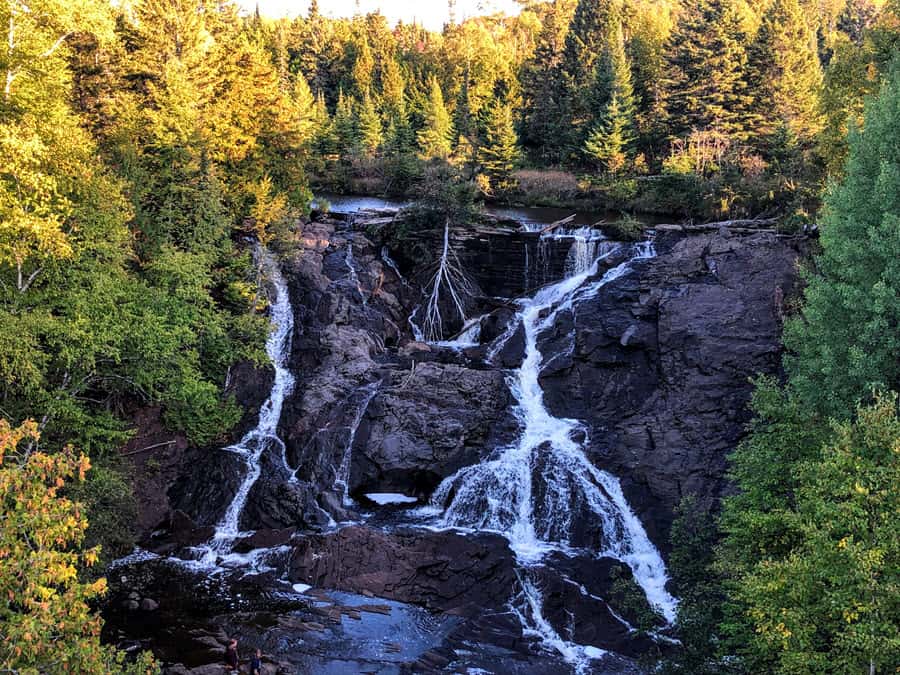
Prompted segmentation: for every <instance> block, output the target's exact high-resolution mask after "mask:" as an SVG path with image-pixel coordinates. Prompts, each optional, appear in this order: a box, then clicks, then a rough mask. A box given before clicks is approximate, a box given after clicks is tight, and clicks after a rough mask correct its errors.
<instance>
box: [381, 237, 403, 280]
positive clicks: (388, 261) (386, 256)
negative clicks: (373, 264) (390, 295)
mask: <svg viewBox="0 0 900 675" xmlns="http://www.w3.org/2000/svg"><path fill="white" fill-rule="evenodd" d="M381 259H382V260H383V261H384V264H385V265H387V266H388V267H390V268H391V270H392V271H393V272H394V274H396V275H397V278H398V279H399V280H400V283H401V284H403V285H404V286H409V282H408V281H407V280H406V278H405V277H404V276H403V274H401V272H400V268H399V267H398V266H397V263H396V261H395V260H394V259H393V258H392V257H391V254H390V251H388V247H387V246H382V247H381Z"/></svg>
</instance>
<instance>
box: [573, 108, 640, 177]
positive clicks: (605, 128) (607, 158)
mask: <svg viewBox="0 0 900 675" xmlns="http://www.w3.org/2000/svg"><path fill="white" fill-rule="evenodd" d="M631 126H632V121H631V116H630V115H629V114H628V113H627V112H626V111H625V110H623V109H622V107H621V106H620V105H619V98H618V96H616V95H613V98H612V100H611V101H609V103H607V104H606V108H605V109H604V111H603V113H602V116H601V117H600V118H599V120H598V122H597V124H596V126H595V127H594V129H593V131H591V133H590V134H589V135H588V138H587V140H586V141H585V144H584V152H585V154H587V156H588V157H590V158H592V159H594V160H596V161H597V162H599V163H600V164H601V166H603V167H604V168H605V169H606V170H607V171H608V172H609V173H611V174H615V173H617V172H618V171H619V170H621V169H622V167H624V166H625V162H626V159H627V154H626V151H627V149H628V146H629V144H630V143H631V142H632V141H633V140H634V136H633V134H632V132H631Z"/></svg>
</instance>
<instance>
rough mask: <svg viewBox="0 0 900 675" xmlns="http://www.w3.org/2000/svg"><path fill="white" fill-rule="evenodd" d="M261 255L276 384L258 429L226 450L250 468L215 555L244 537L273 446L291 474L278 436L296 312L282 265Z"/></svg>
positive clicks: (290, 380)
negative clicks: (270, 294)
mask: <svg viewBox="0 0 900 675" xmlns="http://www.w3.org/2000/svg"><path fill="white" fill-rule="evenodd" d="M257 255H259V256H260V258H261V260H262V265H263V267H264V268H265V270H266V271H267V273H268V276H269V280H270V281H271V283H272V285H273V286H274V288H275V297H274V298H273V299H272V301H271V303H270V308H269V309H270V315H271V322H272V330H271V332H270V333H269V337H268V339H267V340H266V354H268V356H269V361H271V363H272V365H273V366H274V367H275V382H274V384H273V385H272V390H271V391H270V392H269V398H268V399H266V402H265V403H263V405H262V407H261V408H260V410H259V419H258V421H257V423H256V427H255V428H254V429H252V430H250V431H248V432H247V434H246V435H245V436H244V437H243V438H242V439H241V440H240V442H238V443H236V444H235V445H231V446H228V447H227V448H225V450H227V451H228V452H233V453H234V454H236V455H238V456H240V457H241V458H242V459H243V460H244V462H245V463H246V465H247V473H246V474H245V475H244V478H243V480H242V481H241V484H240V486H239V487H238V490H237V492H236V493H235V495H234V498H233V499H232V501H231V504H229V505H228V509H227V510H226V511H225V515H224V516H223V517H222V520H221V521H220V522H219V523H218V525H217V526H216V533H215V536H214V537H213V540H212V542H211V545H212V548H213V549H214V550H215V551H218V552H221V553H228V552H230V551H231V547H232V545H233V543H234V540H235V538H237V537H238V535H240V527H239V523H240V519H241V513H242V512H243V510H244V506H245V505H246V503H247V496H248V495H249V494H250V489H251V488H252V487H253V485H254V484H255V483H256V481H257V480H258V479H259V476H260V472H261V467H260V460H261V458H262V455H263V453H264V452H265V451H266V449H267V448H270V447H272V446H273V445H277V446H279V447H280V449H281V455H282V459H283V460H284V461H285V468H287V469H288V471H289V472H290V469H289V467H287V462H286V460H285V457H284V443H283V442H282V441H281V439H279V438H278V435H277V432H278V422H279V420H280V419H281V408H282V405H283V404H284V400H285V398H287V396H289V395H290V393H291V392H292V391H293V388H294V376H293V375H292V374H291V373H290V371H289V370H288V368H287V366H288V359H289V356H290V350H291V335H292V333H293V331H294V311H293V308H292V307H291V302H290V298H289V297H288V289H287V284H286V283H285V281H284V277H283V276H282V274H281V269H280V267H279V265H278V262H277V261H276V260H275V259H274V258H273V257H272V255H271V254H270V253H269V252H268V251H267V250H265V249H263V248H261V249H259V251H258V253H257Z"/></svg>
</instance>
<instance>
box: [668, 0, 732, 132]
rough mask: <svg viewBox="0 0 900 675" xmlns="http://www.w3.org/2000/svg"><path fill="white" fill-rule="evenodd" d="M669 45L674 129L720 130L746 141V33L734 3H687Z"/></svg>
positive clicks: (707, 0) (725, 0) (722, 0)
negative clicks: (744, 138) (744, 79)
mask: <svg viewBox="0 0 900 675" xmlns="http://www.w3.org/2000/svg"><path fill="white" fill-rule="evenodd" d="M682 11H683V14H682V16H681V20H680V21H679V23H678V26H677V27H676V29H675V31H674V32H673V33H672V35H671V37H670V39H669V45H668V49H667V51H668V55H669V56H668V75H667V82H666V85H667V89H668V100H667V112H668V115H669V120H670V131H671V132H673V133H675V134H677V135H681V134H684V133H687V132H689V131H690V130H692V129H694V130H704V129H710V128H716V129H718V130H719V131H722V132H725V133H728V134H731V135H733V136H735V137H737V138H743V137H745V136H746V134H747V127H746V118H747V108H748V105H749V101H748V97H747V95H746V87H745V82H744V81H743V76H744V69H745V64H746V35H745V34H744V27H743V22H742V20H741V17H740V14H739V13H738V9H737V7H736V5H735V2H734V0H697V2H690V3H686V4H685V5H684V6H683V8H682Z"/></svg>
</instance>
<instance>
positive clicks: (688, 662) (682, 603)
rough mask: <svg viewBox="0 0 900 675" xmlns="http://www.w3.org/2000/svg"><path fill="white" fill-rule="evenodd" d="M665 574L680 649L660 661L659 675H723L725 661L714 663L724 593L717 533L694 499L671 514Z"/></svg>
mask: <svg viewBox="0 0 900 675" xmlns="http://www.w3.org/2000/svg"><path fill="white" fill-rule="evenodd" d="M670 538H671V543H672V553H671V554H670V555H669V572H670V574H671V576H672V581H673V583H674V585H675V594H676V596H677V597H678V599H679V602H678V616H677V619H676V621H675V634H676V637H677V638H678V640H679V641H680V642H681V648H680V649H678V650H677V651H675V652H674V653H673V654H671V656H669V657H668V658H667V659H665V660H664V661H663V663H662V664H661V667H660V670H659V672H661V673H663V674H664V675H674V674H676V673H684V674H686V675H718V674H719V673H727V672H729V671H730V670H731V669H730V668H729V665H728V661H727V659H721V658H719V650H720V643H719V622H720V621H721V620H722V611H721V610H722V601H723V595H724V591H723V587H722V579H721V575H719V574H718V572H717V571H716V569H715V567H714V556H715V550H716V549H715V545H716V543H717V539H718V529H717V525H716V522H715V519H714V518H713V515H712V514H711V513H710V512H709V511H708V510H706V509H703V508H701V507H700V505H699V504H698V502H697V498H696V497H695V496H694V495H689V496H686V497H683V498H682V499H681V502H680V503H679V505H678V508H677V509H676V511H675V519H674V521H673V522H672V532H671V535H670Z"/></svg>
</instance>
